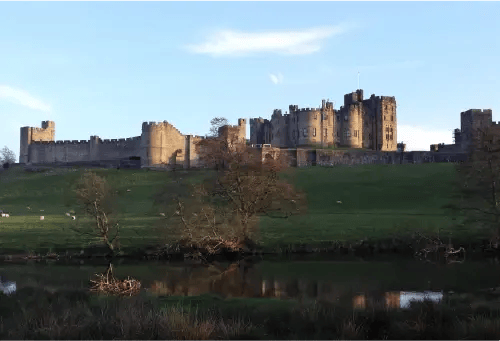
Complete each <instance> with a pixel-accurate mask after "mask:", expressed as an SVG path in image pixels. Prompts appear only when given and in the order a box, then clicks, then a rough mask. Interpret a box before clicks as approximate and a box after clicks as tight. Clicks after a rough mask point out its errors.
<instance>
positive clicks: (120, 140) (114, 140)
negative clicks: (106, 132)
mask: <svg viewBox="0 0 500 341" xmlns="http://www.w3.org/2000/svg"><path fill="white" fill-rule="evenodd" d="M140 140H141V136H135V137H127V138H124V139H104V140H102V139H99V143H126V142H133V141H140Z"/></svg>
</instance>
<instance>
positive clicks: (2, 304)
mask: <svg viewBox="0 0 500 341" xmlns="http://www.w3.org/2000/svg"><path fill="white" fill-rule="evenodd" d="M28 291H29V292H28ZM254 301H256V302H259V299H254ZM165 302H166V301H165V300H163V299H162V298H160V299H152V298H151V297H148V296H145V295H140V296H136V297H131V298H100V297H91V296H89V295H88V294H85V293H81V292H58V293H54V294H50V293H47V292H44V291H42V290H26V289H23V290H20V291H18V292H16V293H15V294H13V295H12V296H9V297H6V296H1V297H0V317H1V318H0V321H1V323H0V337H2V338H8V339H48V338H50V339H91V340H93V339H175V340H207V339H355V340H359V339H498V338H499V337H500V310H499V309H498V307H497V308H495V309H493V308H491V309H486V310H485V309H483V310H477V309H472V308H471V307H470V305H467V306H464V307H461V308H456V307H451V306H449V305H446V304H441V305H436V304H434V303H431V302H421V303H415V304H412V305H411V307H410V309H406V310H395V309H391V310H389V309H387V308H382V307H378V308H377V307H375V308H372V309H367V310H365V311H353V310H352V309H348V308H341V307H339V306H336V305H334V304H332V303H322V302H315V303H313V304H302V305H293V306H289V307H288V308H285V307H284V306H283V305H278V306H274V305H271V306H269V305H266V306H264V305H263V304H262V303H261V304H257V305H253V306H248V305H247V303H248V301H244V300H241V301H239V303H238V302H236V303H235V302H233V304H232V305H227V304H226V303H225V301H224V300H221V301H218V303H215V302H214V301H213V302H212V303H213V304H211V305H199V306H198V305H195V306H190V307H189V308H188V307H186V306H185V305H183V304H180V303H177V304H172V302H173V301H172V299H170V303H169V304H165ZM266 302H269V301H266Z"/></svg>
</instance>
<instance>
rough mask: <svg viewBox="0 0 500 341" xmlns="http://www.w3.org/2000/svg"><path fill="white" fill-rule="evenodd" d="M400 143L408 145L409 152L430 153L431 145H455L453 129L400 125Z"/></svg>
mask: <svg viewBox="0 0 500 341" xmlns="http://www.w3.org/2000/svg"><path fill="white" fill-rule="evenodd" d="M397 137H398V142H401V141H402V142H404V143H405V144H406V150H408V151H413V150H417V151H429V150H430V146H431V144H437V143H444V144H452V143H453V129H449V130H448V129H432V130H431V129H428V128H426V127H423V126H413V125H406V124H398V136H397Z"/></svg>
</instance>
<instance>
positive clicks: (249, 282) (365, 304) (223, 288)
mask: <svg viewBox="0 0 500 341" xmlns="http://www.w3.org/2000/svg"><path fill="white" fill-rule="evenodd" d="M165 277H166V278H165V279H164V280H161V281H154V282H153V283H152V285H151V286H150V289H149V291H150V292H152V293H155V294H158V295H175V296H177V295H179V296H196V295H201V294H206V293H216V294H219V295H221V296H223V297H227V298H230V297H269V298H271V297H274V298H281V299H298V300H302V301H313V300H315V301H322V302H330V303H336V304H340V305H343V306H352V307H353V308H355V309H366V308H371V307H386V308H395V309H399V308H407V307H409V305H410V301H412V300H413V301H422V300H424V299H426V300H431V301H434V302H439V301H441V300H442V299H443V293H442V292H408V291H384V290H380V289H379V288H376V287H374V286H373V285H371V286H370V285H364V284H361V285H354V286H353V285H352V283H338V282H337V283H336V282H334V281H321V280H319V281H315V280H308V279H303V278H301V279H265V278H263V277H262V275H261V274H260V273H259V272H258V271H257V270H256V269H255V268H254V267H245V266H241V265H238V264H231V265H230V266H229V267H227V268H222V267H218V266H214V265H210V266H208V267H199V268H192V269H186V268H184V269H178V271H169V272H168V275H166V276H165Z"/></svg>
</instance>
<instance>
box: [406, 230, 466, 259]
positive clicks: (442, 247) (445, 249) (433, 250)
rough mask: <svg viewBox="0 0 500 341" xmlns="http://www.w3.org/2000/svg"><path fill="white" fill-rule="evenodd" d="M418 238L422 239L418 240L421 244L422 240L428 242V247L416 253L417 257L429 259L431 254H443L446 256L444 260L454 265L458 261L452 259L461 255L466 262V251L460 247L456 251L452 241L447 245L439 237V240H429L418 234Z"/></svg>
mask: <svg viewBox="0 0 500 341" xmlns="http://www.w3.org/2000/svg"><path fill="white" fill-rule="evenodd" d="M417 236H418V237H420V238H419V239H418V242H420V240H422V239H424V240H426V241H427V245H426V246H425V247H424V248H422V249H420V251H417V252H415V256H416V257H420V258H423V259H427V255H428V254H429V253H430V254H441V255H443V256H444V258H445V259H446V260H447V261H448V262H452V263H455V262H456V261H454V260H452V258H454V257H456V256H459V255H462V257H463V260H465V249H464V248H463V247H461V246H460V248H458V249H455V248H454V247H453V246H452V244H451V241H450V243H448V244H445V243H443V242H442V240H441V239H439V237H438V238H429V237H426V236H424V235H422V234H420V233H418V232H417ZM463 260H462V261H463Z"/></svg>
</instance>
